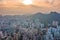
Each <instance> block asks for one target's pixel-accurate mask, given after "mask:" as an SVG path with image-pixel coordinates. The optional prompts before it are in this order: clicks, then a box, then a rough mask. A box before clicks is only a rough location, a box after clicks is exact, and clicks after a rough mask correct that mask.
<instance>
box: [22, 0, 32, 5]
mask: <svg viewBox="0 0 60 40" xmlns="http://www.w3.org/2000/svg"><path fill="white" fill-rule="evenodd" d="M22 3H23V4H25V5H31V4H32V0H23V2H22Z"/></svg>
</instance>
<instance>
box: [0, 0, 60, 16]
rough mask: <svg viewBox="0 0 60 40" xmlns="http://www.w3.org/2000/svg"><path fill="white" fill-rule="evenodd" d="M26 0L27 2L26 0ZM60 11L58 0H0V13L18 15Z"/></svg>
mask: <svg viewBox="0 0 60 40" xmlns="http://www.w3.org/2000/svg"><path fill="white" fill-rule="evenodd" d="M27 1H28V2H27ZM50 11H57V12H60V0H0V14H2V15H15V14H16V15H18V14H33V13H37V12H42V13H46V14H47V13H48V12H50Z"/></svg>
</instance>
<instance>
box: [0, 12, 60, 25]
mask: <svg viewBox="0 0 60 40" xmlns="http://www.w3.org/2000/svg"><path fill="white" fill-rule="evenodd" d="M52 21H58V22H59V24H60V13H57V12H50V14H42V13H40V12H39V13H36V14H33V15H29V16H28V15H15V16H11V15H10V16H9V15H7V16H0V23H2V22H3V23H7V24H11V25H12V24H17V25H18V24H19V25H21V24H26V25H27V24H28V23H29V24H31V23H36V24H38V23H39V22H40V23H44V24H48V23H52Z"/></svg>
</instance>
